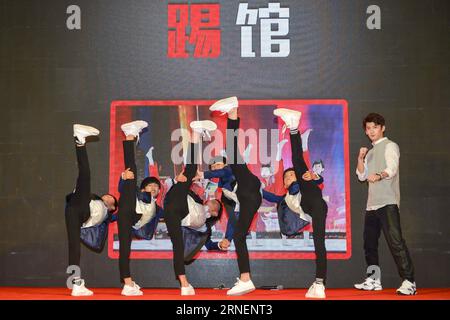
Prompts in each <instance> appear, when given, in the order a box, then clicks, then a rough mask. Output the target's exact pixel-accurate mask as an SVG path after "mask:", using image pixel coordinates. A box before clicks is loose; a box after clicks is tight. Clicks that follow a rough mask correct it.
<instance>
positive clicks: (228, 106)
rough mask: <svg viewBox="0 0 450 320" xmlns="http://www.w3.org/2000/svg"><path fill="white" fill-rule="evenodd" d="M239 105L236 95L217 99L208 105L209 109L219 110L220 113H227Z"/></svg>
mask: <svg viewBox="0 0 450 320" xmlns="http://www.w3.org/2000/svg"><path fill="white" fill-rule="evenodd" d="M237 107H239V102H238V99H237V97H230V98H226V99H221V100H219V101H216V102H214V103H213V104H212V105H211V107H209V110H210V111H220V112H222V114H225V113H227V112H228V111H230V110H232V109H234V108H237Z"/></svg>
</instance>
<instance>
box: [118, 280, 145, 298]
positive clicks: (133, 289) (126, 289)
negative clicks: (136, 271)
mask: <svg viewBox="0 0 450 320" xmlns="http://www.w3.org/2000/svg"><path fill="white" fill-rule="evenodd" d="M143 294H144V293H143V292H142V291H141V287H139V286H138V285H137V284H136V283H135V282H133V285H132V286H129V285H124V286H123V289H122V295H123V296H142V295H143Z"/></svg>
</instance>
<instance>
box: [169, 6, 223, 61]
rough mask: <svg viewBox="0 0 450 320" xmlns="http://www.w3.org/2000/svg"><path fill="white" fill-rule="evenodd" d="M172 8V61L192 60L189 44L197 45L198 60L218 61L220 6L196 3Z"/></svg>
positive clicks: (170, 30) (170, 35) (170, 42)
mask: <svg viewBox="0 0 450 320" xmlns="http://www.w3.org/2000/svg"><path fill="white" fill-rule="evenodd" d="M188 26H189V5H187V4H169V5H168V27H169V34H168V46H167V50H168V52H167V56H168V57H169V58H188V57H189V53H188V52H187V51H186V42H189V43H190V44H192V45H193V46H194V57H195V58H217V57H218V56H219V55H220V29H219V26H220V5H219V4H192V5H191V8H190V27H191V32H190V35H187V32H186V29H187V27H188Z"/></svg>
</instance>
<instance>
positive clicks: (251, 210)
mask: <svg viewBox="0 0 450 320" xmlns="http://www.w3.org/2000/svg"><path fill="white" fill-rule="evenodd" d="M239 120H240V119H239V118H238V119H237V120H231V119H228V121H227V156H228V159H230V162H229V165H230V168H231V170H232V171H233V175H234V176H235V178H236V182H237V185H238V187H237V191H236V195H237V198H238V200H239V218H238V221H237V223H236V228H235V230H234V234H233V240H234V245H235V247H236V254H237V259H238V266H239V271H240V273H247V272H250V262H249V258H248V250H247V241H246V238H247V233H248V229H249V228H250V225H251V224H252V220H253V217H254V215H255V213H256V212H257V211H258V209H259V207H260V206H261V201H262V197H261V193H260V187H261V182H260V181H259V179H258V178H257V177H256V176H255V175H254V174H253V173H251V171H250V170H249V169H248V167H247V164H246V163H245V162H244V160H243V159H242V157H241V154H240V152H239V147H238V129H239V122H240V121H239ZM230 142H231V143H232V147H233V149H232V150H229V145H230Z"/></svg>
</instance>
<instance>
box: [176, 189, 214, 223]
mask: <svg viewBox="0 0 450 320" xmlns="http://www.w3.org/2000/svg"><path fill="white" fill-rule="evenodd" d="M187 202H188V208H189V212H188V214H187V216H186V217H184V218H183V220H181V225H182V226H183V227H189V228H191V229H194V230H199V229H202V228H203V226H204V225H205V222H206V219H207V218H208V213H207V212H206V210H205V206H204V205H203V204H200V203H197V202H195V200H194V199H193V198H192V197H191V196H190V195H188V196H187Z"/></svg>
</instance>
